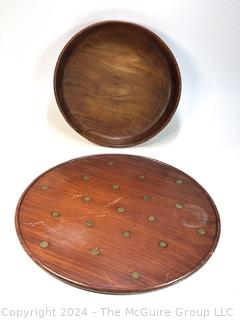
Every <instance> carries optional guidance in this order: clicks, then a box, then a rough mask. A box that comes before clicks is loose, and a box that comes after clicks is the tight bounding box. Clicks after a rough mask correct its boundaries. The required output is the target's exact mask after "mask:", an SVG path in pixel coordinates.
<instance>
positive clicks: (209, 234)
mask: <svg viewBox="0 0 240 320" xmlns="http://www.w3.org/2000/svg"><path fill="white" fill-rule="evenodd" d="M16 228H17V233H18V236H19V238H20V241H21V243H22V245H23V247H24V249H25V250H26V251H27V253H28V254H29V255H30V257H31V258H32V259H33V260H34V261H35V262H37V263H38V264H39V265H40V266H41V267H43V268H44V269H45V270H46V271H48V272H50V273H51V274H53V275H54V276H56V277H58V278H60V279H62V280H64V281H66V282H67V283H69V284H72V285H76V286H78V287H81V288H84V289H88V290H93V291H97V292H106V293H132V292H142V291H148V290H153V289H156V288H162V287H165V286H168V285H170V284H173V283H175V282H177V281H179V280H181V279H183V278H185V277H187V276H189V275H190V274H192V273H193V272H195V271H196V270H198V269H199V268H200V267H201V266H202V265H203V264H204V263H205V262H206V261H207V260H208V258H209V257H210V256H211V255H212V253H213V251H214V249H215V247H216V245H217V242H218V238H219V234H220V221H219V216H218V212H217V209H216V207H215V205H214V203H213V201H212V200H211V198H210V197H209V195H208V194H207V192H206V191H205V190H204V189H203V188H202V187H201V186H200V185H199V184H198V183H197V182H196V181H195V180H193V179H192V178H191V177H189V176H188V175H186V174H185V173H183V172H182V171H179V170H178V169H176V168H174V167H171V166H169V165H167V164H164V163H161V162H158V161H156V160H151V159H148V158H144V157H138V156H129V155H96V156H89V157H83V158H78V159H75V160H72V161H69V162H66V163H64V164H61V165H58V166H56V167H54V168H53V169H50V170H49V171H47V172H45V173H44V174H42V175H41V176H40V177H38V178H37V179H36V180H35V181H34V182H33V183H32V184H31V185H30V186H29V187H28V188H27V190H26V191H25V192H24V194H23V196H22V198H21V199H20V201H19V204H18V207H17V211H16Z"/></svg>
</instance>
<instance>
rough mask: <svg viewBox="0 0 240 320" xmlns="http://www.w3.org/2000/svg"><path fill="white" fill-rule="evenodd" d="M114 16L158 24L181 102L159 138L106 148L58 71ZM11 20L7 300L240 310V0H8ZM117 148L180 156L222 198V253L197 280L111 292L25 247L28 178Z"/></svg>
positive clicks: (1, 63) (177, 162)
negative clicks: (66, 278)
mask: <svg viewBox="0 0 240 320" xmlns="http://www.w3.org/2000/svg"><path fill="white" fill-rule="evenodd" d="M107 19H121V20H129V21H133V22H136V23H140V24H142V25H144V26H146V27H148V28H150V29H151V30H153V31H154V32H156V33H157V34H158V35H159V36H160V37H161V38H162V39H163V40H164V41H165V42H166V43H167V44H168V46H169V47H170V48H171V50H172V51H173V53H174V55H175V57H176V59H177V61H178V64H179V67H180V70H181V74H182V81H183V90H182V96H181V101H180V103H179V107H178V111H177V113H176V114H175V116H174V118H173V119H172V121H171V122H170V124H169V125H168V126H167V127H166V128H165V129H164V130H163V131H162V132H161V133H160V134H158V135H157V136H156V137H154V138H153V139H151V140H150V141H149V142H146V143H144V144H142V145H139V146H136V147H131V148H128V149H108V148H103V147H100V146H97V145H94V144H93V143H91V142H88V141H87V140H86V139H84V138H82V137H81V136H80V135H78V134H77V133H76V132H75V131H73V129H71V128H70V127H69V125H68V124H67V123H66V122H65V121H64V119H63V117H62V116H61V115H60V112H59V111H58V108H57V105H56V102H55V98H54V94H53V83H52V82H53V71H54V67H55V63H56V60H57V57H58V55H59V53H60V51H61V49H62V48H63V46H64V45H65V43H66V42H67V41H68V40H69V39H70V38H71V37H72V36H73V35H74V34H75V33H76V32H77V31H79V30H80V29H81V28H82V27H84V26H86V25H88V24H91V23H94V22H96V21H100V20H107ZM0 23H1V38H0V97H1V99H0V103H1V125H0V131H1V132H0V137H1V158H0V161H1V166H0V170H1V176H0V178H1V179H0V188H1V191H0V195H1V197H0V199H1V200H0V296H1V297H0V309H1V308H3V307H9V308H15V309H16V308H34V307H37V308H41V307H56V308H60V307H63V306H66V307H70V306H74V307H77V306H78V307H84V306H86V307H88V308H89V311H90V312H91V311H92V310H94V309H95V310H97V309H98V308H99V307H102V306H106V307H107V306H109V307H113V308H119V309H121V310H123V309H124V308H125V307H135V308H139V307H148V308H155V307H159V308H163V309H166V308H170V310H171V311H172V313H174V309H175V308H177V307H183V308H186V309H191V308H195V309H196V308H204V309H208V308H213V307H215V306H216V307H223V308H225V307H234V308H235V318H234V319H237V318H238V319H239V310H238V309H237V302H236V300H237V296H239V294H240V290H239V284H240V283H239V270H240V266H239V243H240V241H239V228H240V219H239V216H240V196H239V191H240V170H239V164H240V80H239V79H240V75H239V73H240V1H239V0H228V1H224V0H211V1H209V0H201V1H194V0H181V1H179V0H168V1H161V0H156V1H154V0H152V1H151V0H121V1H120V0H119V1H116V0H115V1H113V0H111V1H108V0H86V1H80V0H77V1H73V0H66V1H61V0H41V1H40V0H38V1H37V0H5V1H4V0H0ZM109 152H114V153H131V154H138V155H145V156H150V157H153V158H156V159H159V160H162V161H164V162H167V163H169V164H172V165H174V166H176V167H178V168H179V169H182V170H183V171H185V172H186V173H188V174H190V175H192V176H193V177H194V178H195V179H196V180H198V181H199V182H200V183H201V184H202V185H203V186H204V187H205V188H206V189H207V190H208V192H209V193H210V195H211V196H212V197H213V199H214V201H215V202H216V205H217V207H218V209H219V212H220V216H221V222H222V234H221V239H220V242H219V245H218V247H217V250H216V252H215V253H214V255H213V257H212V258H211V259H210V260H209V262H208V263H207V264H206V265H205V266H204V267H203V268H202V269H200V270H199V271H198V272H197V273H195V274H194V275H192V276H191V277H190V278H188V279H186V280H184V281H182V282H180V283H179V284H176V285H174V286H171V287H169V288H167V289H163V290H158V291H155V292H151V293H146V294H140V295H131V296H129V295H128V296H111V295H104V294H103V295H101V294H96V293H91V292H87V291H84V290H80V289H76V288H74V287H71V286H69V285H66V284H64V283H62V282H61V281H59V280H57V279H55V278H53V277H51V276H50V275H48V274H47V273H46V272H44V271H43V270H41V269H40V268H39V267H38V266H37V265H35V264H34V263H33V262H32V261H31V259H30V258H29V257H28V256H27V254H26V253H25V252H24V250H23V249H22V247H21V245H20V243H19V241H18V238H17V236H16V233H15V227H14V214H15V207H16V204H17V201H18V198H19V197H20V195H21V193H22V192H23V190H24V189H25V187H26V186H27V185H28V184H29V183H30V182H31V181H32V180H33V179H34V178H35V177H36V176H38V175H39V174H40V173H42V172H43V171H45V170H46V169H48V168H50V167H52V166H54V165H56V164H58V163H61V162H64V161H66V160H68V159H71V158H74V157H78V156H81V155H86V154H94V153H109ZM237 314H238V317H237ZM15 318H16V317H12V318H10V317H9V318H8V319H15ZM95 318H96V319H97V318H98V319H101V318H102V317H101V316H98V317H95ZM95 318H94V316H91V315H90V316H89V317H87V319H95ZM105 318H106V317H105ZM135 318H136V319H142V318H143V317H135ZM193 318H194V317H190V316H186V317H184V319H193ZM195 318H200V317H195ZM0 319H4V318H3V316H0ZM31 319H38V318H37V317H32V318H31ZM49 319H50V318H49ZM68 319H70V318H68ZM109 319H111V318H109ZM121 319H125V317H124V316H122V317H121ZM145 319H146V317H145ZM148 319H154V318H153V317H152V318H150V317H148ZM164 319H165V318H164ZM171 319H175V318H174V317H171ZM178 319H179V317H178ZM182 319H183V318H182ZM209 319H214V317H213V316H212V317H210V318H209Z"/></svg>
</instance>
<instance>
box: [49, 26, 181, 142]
mask: <svg viewBox="0 0 240 320" xmlns="http://www.w3.org/2000/svg"><path fill="white" fill-rule="evenodd" d="M115 23H120V24H123V25H131V26H135V27H137V28H138V29H139V30H140V31H142V32H144V33H146V34H148V35H150V36H151V37H153V38H154V39H155V40H156V41H157V42H158V43H159V44H160V46H161V47H162V48H164V50H165V51H166V52H167V55H168V59H167V62H169V60H171V62H172V64H173V68H174V69H175V72H176V76H175V79H174V82H175V83H176V84H177V86H176V87H177V89H176V90H175V95H176V98H175V101H174V102H173V103H172V104H171V111H170V112H169V113H168V117H167V119H166V120H165V121H164V123H162V124H161V125H160V126H159V127H158V129H157V130H154V131H152V132H151V133H150V134H149V135H147V136H145V137H143V138H141V139H139V140H138V141H133V142H127V143H122V144H117V145H116V144H114V142H112V143H110V142H106V143H103V142H100V141H97V139H94V138H92V137H91V136H89V135H88V134H87V133H85V132H84V131H82V130H81V129H80V128H79V127H77V126H75V125H74V124H73V123H72V121H71V119H70V118H69V117H68V116H67V115H66V113H65V111H64V106H62V104H61V101H60V99H59V97H58V72H59V70H60V67H61V65H62V63H63V64H65V61H64V55H65V54H66V52H67V50H68V48H69V47H70V46H71V45H72V44H73V43H74V41H75V40H76V39H77V38H79V37H80V36H81V35H82V34H83V33H85V32H86V31H88V30H90V29H92V28H95V27H98V26H102V25H108V24H115ZM53 88H54V95H55V99H56V102H57V106H58V109H59V110H60V112H61V114H62V116H63V117H64V119H65V120H66V122H67V123H68V124H69V125H70V126H71V127H72V129H74V130H75V131H76V132H77V133H78V134H80V135H81V136H83V137H84V138H86V139H88V140H89V141H91V142H94V143H96V144H98V145H101V146H104V147H111V148H124V147H131V146H134V145H138V144H141V143H144V142H146V141H148V140H149V139H151V138H152V137H154V136H155V135H157V134H158V133H159V132H160V131H162V130H163V129H164V128H165V127H166V126H167V125H168V123H169V122H170V121H171V119H172V117H173V116H174V114H175V112H176V110H177V107H178V104H179V101H180V97H181V92H182V79H181V73H180V69H179V66H178V63H177V60H176V58H175V56H174V54H173V53H172V51H171V50H170V48H169V46H168V45H167V44H166V43H165V42H164V41H163V40H162V39H161V38H160V37H159V36H158V35H157V34H156V33H155V32H153V31H152V30H151V29H149V28H148V27H145V26H143V25H140V24H138V23H135V22H131V21H128V20H102V21H98V22H95V23H90V24H87V25H86V26H85V27H82V28H81V30H80V31H78V32H77V33H75V34H74V35H73V36H72V37H71V38H70V39H69V40H68V41H67V43H66V44H65V46H64V47H63V49H62V50H61V52H60V54H59V56H58V59H57V62H56V65H55V69H54V76H53ZM164 114H165V112H164Z"/></svg>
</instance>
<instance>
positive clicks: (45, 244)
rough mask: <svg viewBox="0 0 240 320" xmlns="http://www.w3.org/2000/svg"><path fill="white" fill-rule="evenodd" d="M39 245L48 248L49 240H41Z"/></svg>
mask: <svg viewBox="0 0 240 320" xmlns="http://www.w3.org/2000/svg"><path fill="white" fill-rule="evenodd" d="M39 246H40V247H41V248H43V249H46V248H47V247H48V242H47V241H41V242H40V244H39Z"/></svg>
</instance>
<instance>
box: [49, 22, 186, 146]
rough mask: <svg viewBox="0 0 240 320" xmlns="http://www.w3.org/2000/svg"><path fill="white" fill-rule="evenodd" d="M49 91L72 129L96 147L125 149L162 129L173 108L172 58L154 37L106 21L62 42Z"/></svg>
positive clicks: (175, 74) (176, 91)
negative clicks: (64, 43) (52, 87)
mask: <svg viewBox="0 0 240 320" xmlns="http://www.w3.org/2000/svg"><path fill="white" fill-rule="evenodd" d="M54 87H55V96H56V100H57V103H58V106H59V109H60V111H61V112H62V114H63V116H64V118H65V119H66V120H67V122H68V123H69V124H70V125H71V126H72V127H73V129H75V130H76V131H77V132H78V133H80V134H81V135H83V136H84V137H86V138H87V139H89V140H91V141H93V142H95V143H97V144H100V145H104V146H108V147H126V146H131V145H135V144H138V143H141V142H143V141H145V140H148V139H149V138H151V137H152V136H154V135H155V134H157V133H158V132H159V131H160V130H162V129H163V128H164V127H165V126H166V124H167V123H168V122H169V120H170V119H171V117H172V116H173V114H174V112H175V110H176V108H177V104H178V101H179V97H180V90H181V89H180V88H181V80H180V73H179V69H178V66H177V63H176V61H175V59H174V56H173V54H172V53H171V51H170V50H169V49H168V47H167V46H166V45H165V43H164V42H163V41H162V40H161V39H159V38H158V37H157V36H156V35H155V34H154V33H152V32H151V31H149V30H147V29H145V28H143V27H141V26H139V25H135V24H132V23H127V22H119V21H108V22H101V23H98V24H94V25H91V26H90V27H88V28H86V29H84V30H82V31H81V32H79V33H78V34H76V35H75V36H74V37H73V38H72V39H71V40H70V41H69V42H68V44H67V45H66V46H65V48H64V49H63V51H62V53H61V55H60V57H59V59H58V62H57V65H56V69H55V77H54Z"/></svg>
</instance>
